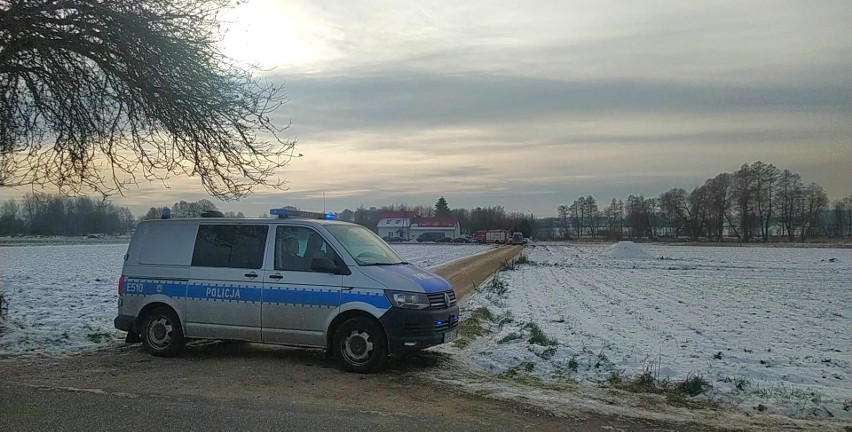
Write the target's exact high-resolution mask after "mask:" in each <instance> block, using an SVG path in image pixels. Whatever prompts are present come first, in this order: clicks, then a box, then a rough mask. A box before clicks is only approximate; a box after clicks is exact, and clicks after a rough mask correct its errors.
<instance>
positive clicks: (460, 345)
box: [453, 337, 473, 348]
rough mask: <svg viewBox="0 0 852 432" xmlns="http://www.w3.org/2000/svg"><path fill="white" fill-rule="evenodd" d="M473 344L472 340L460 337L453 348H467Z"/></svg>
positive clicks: (454, 342)
mask: <svg viewBox="0 0 852 432" xmlns="http://www.w3.org/2000/svg"><path fill="white" fill-rule="evenodd" d="M471 342H473V341H472V340H470V339H469V338H466V337H460V338H458V339H456V340H454V341H453V346H454V347H456V348H465V347H467V346H468V345H470V343H471Z"/></svg>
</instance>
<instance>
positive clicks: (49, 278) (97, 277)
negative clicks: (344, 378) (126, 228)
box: [0, 244, 488, 356]
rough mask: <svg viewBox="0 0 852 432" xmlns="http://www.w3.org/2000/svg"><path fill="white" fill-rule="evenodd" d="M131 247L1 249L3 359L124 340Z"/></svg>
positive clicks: (465, 252) (406, 254) (434, 252)
mask: <svg viewBox="0 0 852 432" xmlns="http://www.w3.org/2000/svg"><path fill="white" fill-rule="evenodd" d="M395 248H396V249H397V251H399V253H400V255H402V257H403V258H405V259H406V260H408V261H410V262H412V263H414V264H416V265H419V266H422V267H434V266H437V265H440V264H443V263H446V262H449V261H453V260H456V259H459V258H463V257H465V256H469V255H473V254H476V253H479V252H481V251H483V250H485V249H487V248H488V246H481V245H452V244H451V245H431V244H430V245H398V246H395ZM125 252H127V245H126V244H101V245H91V244H83V245H63V246H15V247H0V291H2V292H3V293H4V295H5V297H6V299H7V300H8V302H9V310H8V316H7V317H6V320H5V322H4V324H3V325H2V327H0V356H7V355H21V354H24V355H27V354H48V355H61V354H67V353H71V352H75V351H80V350H86V349H93V348H98V347H103V346H106V345H110V344H117V343H120V342H122V341H123V337H124V332H120V331H117V330H115V329H114V328H113V322H112V320H113V318H115V315H116V303H117V301H118V296H117V290H118V287H117V283H118V278H119V275H120V273H121V265H122V258H123V256H124V254H125Z"/></svg>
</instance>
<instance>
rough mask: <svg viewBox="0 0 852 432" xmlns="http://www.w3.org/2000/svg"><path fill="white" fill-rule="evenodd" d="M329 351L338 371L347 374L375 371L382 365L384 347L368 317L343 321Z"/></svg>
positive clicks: (380, 334)
mask: <svg viewBox="0 0 852 432" xmlns="http://www.w3.org/2000/svg"><path fill="white" fill-rule="evenodd" d="M333 344H334V345H333V346H332V351H333V352H334V357H335V358H336V359H337V364H338V365H340V368H341V369H343V370H345V371H349V372H358V373H369V372H376V371H378V370H380V369H382V367H383V366H384V365H385V362H386V361H387V357H388V344H387V340H386V338H385V333H384V331H383V330H382V328H381V326H379V324H378V323H376V322H375V321H374V320H371V319H369V318H363V317H357V318H351V319H348V320H346V321H345V322H344V323H343V324H341V325H340V327H338V328H337V331H336V332H335V333H334V342H333Z"/></svg>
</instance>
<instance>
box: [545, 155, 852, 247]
mask: <svg viewBox="0 0 852 432" xmlns="http://www.w3.org/2000/svg"><path fill="white" fill-rule="evenodd" d="M557 213H558V215H559V216H558V220H557V221H558V225H559V227H558V230H556V233H555V236H557V237H561V238H591V239H596V238H605V239H621V238H625V237H626V238H633V239H651V240H655V239H659V238H674V239H678V238H687V239H690V240H695V241H697V240H705V241H722V240H723V238H734V239H736V240H737V241H739V242H751V241H763V242H767V241H769V239H770V238H783V239H785V240H787V241H794V240H799V241H805V240H806V239H809V238H818V237H823V238H826V237H852V195H850V196H847V197H845V198H843V199H838V200H835V201H834V202H833V203H831V205H830V206H829V199H828V195H827V194H826V193H825V190H824V189H823V187H822V186H820V185H819V184H817V183H810V184H807V185H806V184H805V183H804V182H803V181H802V177H801V175H799V174H798V173H795V172H792V171H790V170H787V169H785V170H780V169H778V168H776V167H775V166H773V165H772V164H766V163H764V162H761V161H757V162H754V163H752V164H743V165H742V166H741V167H740V168H739V169H738V170H736V171H734V172H731V173H721V174H719V175H717V176H715V177H713V178H710V179H707V180H706V181H705V182H704V183H703V184H701V185H699V186H697V187H695V188H694V189H693V190H692V191H691V192H687V191H686V190H685V189H683V188H672V189H670V190H668V191H666V192H663V193H662V194H660V195H659V196H657V197H650V198H646V197H644V196H642V195H638V196H637V195H630V196H628V197H627V200H626V201H623V200H621V199H615V198H613V199H612V201H610V202H609V204H608V205H606V206H605V207H604V208H603V209H602V210H601V209H600V207H599V205H598V202H597V200H596V199H595V198H594V197H593V196H591V195H588V196H585V197H579V198H578V199H576V200H575V201H574V202H573V203H571V204H570V205H559V206H557Z"/></svg>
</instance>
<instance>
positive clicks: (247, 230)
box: [192, 225, 269, 269]
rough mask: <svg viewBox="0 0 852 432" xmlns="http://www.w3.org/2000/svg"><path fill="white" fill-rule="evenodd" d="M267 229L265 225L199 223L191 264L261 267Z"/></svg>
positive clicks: (200, 265) (201, 265)
mask: <svg viewBox="0 0 852 432" xmlns="http://www.w3.org/2000/svg"><path fill="white" fill-rule="evenodd" d="M268 231H269V227H268V226H266V225H200V226H199V227H198V235H197V236H196V237H195V250H194V251H193V253H192V265H193V266H199V267H230V268H249V269H259V268H261V267H262V266H263V251H264V249H265V248H266V233H267V232H268Z"/></svg>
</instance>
